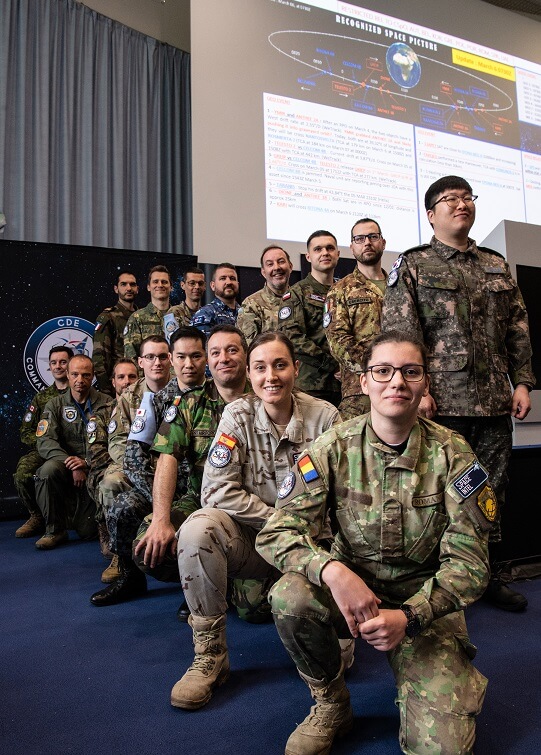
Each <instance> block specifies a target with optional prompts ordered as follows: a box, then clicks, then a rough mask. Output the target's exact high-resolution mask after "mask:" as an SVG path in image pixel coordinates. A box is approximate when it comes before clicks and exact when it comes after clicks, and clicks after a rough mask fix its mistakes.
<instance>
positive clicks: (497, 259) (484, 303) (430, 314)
mask: <svg viewBox="0 0 541 755" xmlns="http://www.w3.org/2000/svg"><path fill="white" fill-rule="evenodd" d="M475 199H476V197H475V196H474V195H473V194H472V188H471V186H470V184H469V183H468V182H467V181H465V180H464V179H463V178H460V177H459V176H445V177H444V178H441V179H439V180H438V181H436V182H435V183H434V184H432V185H431V186H430V187H429V189H428V190H427V192H426V194H425V207H426V211H427V217H428V220H429V222H430V224H431V225H432V226H433V229H434V236H433V237H432V239H431V241H430V244H425V245H424V246H421V247H416V248H414V249H410V250H408V251H407V252H404V254H403V255H402V256H401V257H400V258H399V259H398V260H397V261H396V263H395V265H394V268H393V269H392V270H391V273H390V275H389V280H388V285H387V291H386V294H385V299H384V307H383V321H382V328H383V330H385V329H388V328H392V327H394V325H395V323H397V322H400V323H401V327H402V328H403V329H404V330H407V331H408V332H410V333H412V334H414V335H415V336H416V337H418V338H422V340H423V341H424V343H425V345H426V347H427V350H428V367H429V371H430V377H431V395H430V396H428V397H427V399H426V400H425V401H424V402H423V403H422V404H421V411H422V412H424V413H425V415H426V416H427V417H429V418H430V417H435V419H436V420H437V421H438V422H440V423H441V424H443V425H446V426H447V427H449V428H451V429H452V430H455V431H456V432H459V433H460V434H461V435H463V436H464V437H465V438H466V440H467V441H468V443H469V444H470V445H471V447H472V448H473V450H474V452H475V453H476V455H477V457H478V458H479V460H480V461H481V463H482V464H483V465H484V466H485V468H486V469H487V470H488V472H489V475H490V480H491V483H492V485H493V487H494V490H495V491H496V495H497V496H498V504H499V509H500V508H501V506H502V504H503V502H504V491H505V486H506V483H507V466H508V463H509V459H510V456H511V448H512V420H511V417H512V416H513V417H515V418H516V419H519V420H522V419H524V418H525V417H526V415H527V414H528V412H529V411H530V406H531V403H530V396H529V391H530V390H531V389H532V387H533V386H534V384H535V378H534V375H533V372H532V367H531V355H532V349H531V345H530V337H529V331H528V317H527V313H526V308H525V306H524V301H523V299H522V296H521V294H520V291H519V289H518V286H517V284H516V283H515V281H514V280H513V278H512V277H511V273H510V271H509V266H508V265H507V263H506V261H505V259H504V258H503V257H502V256H501V255H500V254H498V253H497V252H494V251H492V250H491V249H487V248H485V247H478V246H477V244H476V243H475V241H474V240H473V239H471V238H470V237H469V235H468V234H469V231H470V229H471V227H472V225H473V223H474V220H475V204H474V201H475ZM509 382H511V384H512V386H513V393H512V394H511V390H510V386H509ZM500 539H501V534H500V529H499V520H498V521H497V522H496V523H495V527H494V531H493V533H492V535H491V541H494V542H497V541H498V540H500ZM493 566H494V564H493ZM485 598H486V599H487V600H488V601H489V602H491V603H493V604H494V605H496V606H498V607H500V608H503V609H504V610H508V611H520V610H524V609H525V608H526V606H527V600H526V598H525V597H524V596H523V595H521V594H520V593H518V592H515V591H513V590H511V589H510V588H509V587H508V586H507V585H505V584H504V583H503V582H502V581H501V580H500V579H499V577H498V574H497V573H496V570H495V569H493V576H492V579H491V581H490V583H489V586H488V589H487V592H486V594H485Z"/></svg>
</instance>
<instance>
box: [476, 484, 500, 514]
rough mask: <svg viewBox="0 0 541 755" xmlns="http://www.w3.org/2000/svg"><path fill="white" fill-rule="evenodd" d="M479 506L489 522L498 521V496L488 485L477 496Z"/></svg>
mask: <svg viewBox="0 0 541 755" xmlns="http://www.w3.org/2000/svg"><path fill="white" fill-rule="evenodd" d="M477 505H478V506H479V508H480V509H481V511H482V512H483V514H484V515H485V517H486V518H487V519H488V521H489V522H494V521H495V520H496V514H497V513H498V506H497V503H496V496H495V495H494V492H493V491H492V488H490V487H489V486H488V485H485V487H484V488H483V490H482V491H481V492H480V493H479V495H478V496H477Z"/></svg>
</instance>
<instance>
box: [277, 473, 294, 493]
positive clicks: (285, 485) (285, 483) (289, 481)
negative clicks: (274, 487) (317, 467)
mask: <svg viewBox="0 0 541 755" xmlns="http://www.w3.org/2000/svg"><path fill="white" fill-rule="evenodd" d="M295 479H296V478H295V473H294V472H289V473H288V474H287V475H286V476H285V477H284V479H283V480H282V484H281V485H280V487H279V488H278V498H287V496H288V495H289V494H290V493H291V491H292V490H293V488H294V487H295Z"/></svg>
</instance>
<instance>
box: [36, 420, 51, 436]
mask: <svg viewBox="0 0 541 755" xmlns="http://www.w3.org/2000/svg"><path fill="white" fill-rule="evenodd" d="M48 427H49V423H48V422H47V420H46V419H42V420H40V421H39V422H38V426H37V428H36V438H41V436H42V435H45V433H46V432H47V428H48Z"/></svg>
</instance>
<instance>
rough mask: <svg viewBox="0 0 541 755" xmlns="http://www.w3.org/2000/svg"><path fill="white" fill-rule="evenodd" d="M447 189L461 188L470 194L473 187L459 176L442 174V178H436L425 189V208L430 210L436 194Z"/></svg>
mask: <svg viewBox="0 0 541 755" xmlns="http://www.w3.org/2000/svg"><path fill="white" fill-rule="evenodd" d="M448 189H461V190H462V191H469V192H470V194H473V189H472V187H471V186H470V185H469V183H468V182H467V181H466V179H465V178H461V177H460V176H443V177H442V178H438V180H437V181H434V183H433V184H430V186H429V187H428V189H427V190H426V194H425V210H430V208H431V207H432V205H433V204H434V200H435V199H436V197H437V196H438V194H441V193H442V192H443V191H447V190H448Z"/></svg>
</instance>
